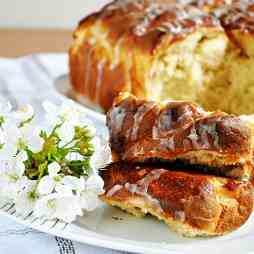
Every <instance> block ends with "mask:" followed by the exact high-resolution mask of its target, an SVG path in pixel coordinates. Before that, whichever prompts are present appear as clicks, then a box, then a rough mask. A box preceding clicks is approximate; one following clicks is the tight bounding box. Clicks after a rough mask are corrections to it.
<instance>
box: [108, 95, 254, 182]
mask: <svg viewBox="0 0 254 254" xmlns="http://www.w3.org/2000/svg"><path fill="white" fill-rule="evenodd" d="M107 126H108V128H109V133H110V144H111V149H112V151H113V152H114V153H116V154H118V156H119V159H121V160H127V161H134V162H147V161H148V162H149V161H151V160H152V161H158V160H159V161H174V160H176V159H181V160H184V161H187V162H188V163H191V164H201V165H208V166H212V167H218V168H221V169H222V170H221V173H222V174H223V175H228V176H232V177H239V178H243V177H245V174H248V177H247V178H249V177H250V176H251V172H252V163H251V159H252V148H251V129H250V128H249V127H248V126H247V125H246V124H245V123H244V122H242V121H241V120H240V118H239V117H235V116H230V115H226V114H225V113H221V112H214V113H208V112H204V111H203V110H202V109H201V108H199V107H198V106H196V105H195V104H192V103H188V102H179V101H177V102H176V101H171V102H167V103H164V104H160V103H155V102H152V101H146V100H142V99H137V98H136V97H135V96H132V95H130V96H128V97H126V94H124V95H123V96H122V95H121V96H119V97H118V98H117V99H116V103H115V104H114V106H113V107H112V108H111V109H110V110H109V111H108V114H107ZM226 165H227V166H228V165H232V166H233V167H232V168H231V169H232V170H233V169H235V168H238V170H236V172H234V175H232V174H231V172H230V170H227V169H228V168H227V169H226V168H224V166H226ZM224 169H225V170H224Z"/></svg>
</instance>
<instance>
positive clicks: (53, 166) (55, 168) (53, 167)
mask: <svg viewBox="0 0 254 254" xmlns="http://www.w3.org/2000/svg"><path fill="white" fill-rule="evenodd" d="M60 170H61V166H60V165H59V164H58V163H57V162H52V163H50V164H49V165H48V172H49V175H50V176H51V177H53V176H56V175H57V173H58V172H59V171H60Z"/></svg>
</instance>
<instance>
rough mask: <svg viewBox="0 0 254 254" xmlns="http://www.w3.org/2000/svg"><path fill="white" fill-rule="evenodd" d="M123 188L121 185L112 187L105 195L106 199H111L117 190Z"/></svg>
mask: <svg viewBox="0 0 254 254" xmlns="http://www.w3.org/2000/svg"><path fill="white" fill-rule="evenodd" d="M122 188H123V185H119V184H117V185H114V186H113V187H112V188H111V189H110V190H109V191H108V192H107V194H106V196H107V197H112V196H114V194H115V193H117V192H118V191H119V190H121V189H122Z"/></svg>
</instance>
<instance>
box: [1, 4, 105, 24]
mask: <svg viewBox="0 0 254 254" xmlns="http://www.w3.org/2000/svg"><path fill="white" fill-rule="evenodd" d="M107 2H109V1H108V0H0V27H8V28H13V27H14V28H68V29H73V28H74V27H76V25H77V22H78V21H79V20H80V19H81V18H83V17H84V16H85V15H87V14H88V13H90V12H92V11H95V10H98V9H99V8H100V7H101V6H103V5H104V4H105V3H107Z"/></svg>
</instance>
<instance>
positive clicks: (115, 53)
mask: <svg viewBox="0 0 254 254" xmlns="http://www.w3.org/2000/svg"><path fill="white" fill-rule="evenodd" d="M123 41H124V37H123V36H121V37H120V38H119V39H118V41H117V42H116V44H115V46H114V49H113V61H112V63H111V64H110V67H109V68H110V70H113V69H115V67H116V66H117V65H118V64H119V62H120V53H121V43H122V42H123Z"/></svg>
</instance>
